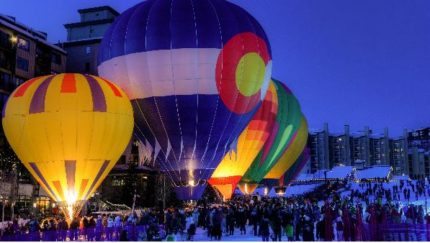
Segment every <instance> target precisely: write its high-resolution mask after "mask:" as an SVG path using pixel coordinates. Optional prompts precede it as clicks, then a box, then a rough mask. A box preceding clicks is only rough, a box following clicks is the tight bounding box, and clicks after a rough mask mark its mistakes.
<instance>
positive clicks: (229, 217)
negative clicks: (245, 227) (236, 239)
mask: <svg viewBox="0 0 430 243" xmlns="http://www.w3.org/2000/svg"><path fill="white" fill-rule="evenodd" d="M226 223H227V233H228V235H233V234H234V223H235V217H234V210H233V209H232V208H229V209H228V213H227V216H226Z"/></svg>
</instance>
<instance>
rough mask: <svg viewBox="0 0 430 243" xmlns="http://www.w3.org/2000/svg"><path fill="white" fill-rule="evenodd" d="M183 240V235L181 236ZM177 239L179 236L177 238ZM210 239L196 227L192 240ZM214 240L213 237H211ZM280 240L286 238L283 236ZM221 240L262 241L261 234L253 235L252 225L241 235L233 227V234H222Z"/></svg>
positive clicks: (205, 232)
mask: <svg viewBox="0 0 430 243" xmlns="http://www.w3.org/2000/svg"><path fill="white" fill-rule="evenodd" d="M183 238H184V239H183V240H185V236H184V237H183ZM177 239H178V240H179V241H180V240H181V238H180V237H178V238H177ZM210 240H211V239H210V238H209V237H208V236H207V231H206V230H203V229H202V228H197V231H196V235H195V236H194V241H210ZM213 240H214V241H215V239H213ZM282 240H287V237H286V236H284V237H283V239H282ZM221 241H262V238H261V236H254V234H253V231H252V226H247V227H246V235H241V234H240V231H239V229H237V228H236V229H235V232H234V235H226V234H225V233H224V234H223V236H222V238H221Z"/></svg>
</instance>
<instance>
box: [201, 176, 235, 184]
mask: <svg viewBox="0 0 430 243" xmlns="http://www.w3.org/2000/svg"><path fill="white" fill-rule="evenodd" d="M240 179H242V176H228V177H215V178H210V179H209V180H208V183H209V184H211V185H228V184H235V185H236V184H237V183H239V181H240Z"/></svg>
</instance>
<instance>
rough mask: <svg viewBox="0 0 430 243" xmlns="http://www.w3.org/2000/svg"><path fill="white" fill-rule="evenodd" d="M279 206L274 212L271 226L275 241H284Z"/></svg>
mask: <svg viewBox="0 0 430 243" xmlns="http://www.w3.org/2000/svg"><path fill="white" fill-rule="evenodd" d="M279 207H280V206H279V205H276V208H275V209H274V210H273V211H272V216H271V225H272V230H273V241H282V219H281V216H280V212H279Z"/></svg>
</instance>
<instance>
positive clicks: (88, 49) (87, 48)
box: [85, 46, 91, 54]
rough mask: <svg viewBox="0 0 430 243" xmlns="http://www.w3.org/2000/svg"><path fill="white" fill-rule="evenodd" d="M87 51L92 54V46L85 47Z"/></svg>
mask: <svg viewBox="0 0 430 243" xmlns="http://www.w3.org/2000/svg"><path fill="white" fill-rule="evenodd" d="M85 53H86V54H91V46H87V47H85Z"/></svg>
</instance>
